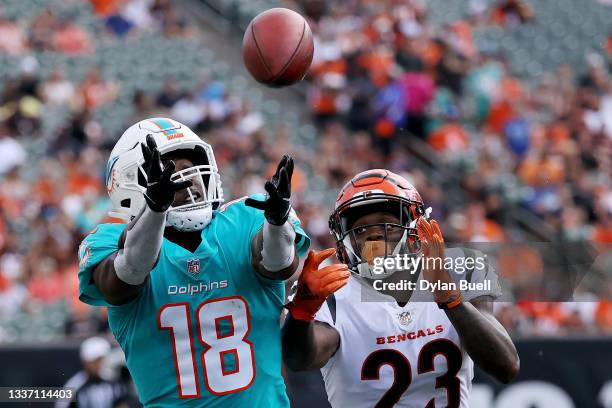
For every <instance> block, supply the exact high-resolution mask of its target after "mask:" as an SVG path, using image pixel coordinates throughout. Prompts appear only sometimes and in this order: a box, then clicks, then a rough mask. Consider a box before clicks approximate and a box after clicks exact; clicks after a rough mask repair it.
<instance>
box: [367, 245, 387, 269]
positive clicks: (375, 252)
mask: <svg viewBox="0 0 612 408" xmlns="http://www.w3.org/2000/svg"><path fill="white" fill-rule="evenodd" d="M386 252H387V251H386V250H385V241H380V240H378V241H366V242H365V243H364V244H363V249H362V250H361V258H362V259H363V260H364V261H366V262H367V263H369V264H370V265H373V264H374V258H378V257H385V256H387V253H386Z"/></svg>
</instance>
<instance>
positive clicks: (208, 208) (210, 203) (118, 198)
mask: <svg viewBox="0 0 612 408" xmlns="http://www.w3.org/2000/svg"><path fill="white" fill-rule="evenodd" d="M147 135H152V136H153V137H154V138H155V142H156V143H157V148H158V150H159V153H160V155H161V156H162V157H163V155H165V154H167V153H170V152H173V151H175V150H187V151H188V153H192V155H191V156H192V157H193V160H192V161H193V162H194V163H193V164H194V166H193V167H189V168H187V169H184V170H180V171H177V172H175V173H174V174H173V175H172V180H175V181H177V180H192V182H193V183H194V185H195V184H196V183H198V184H199V185H200V186H201V187H202V190H203V191H202V192H203V194H202V196H201V197H200V196H199V195H200V194H199V193H196V191H195V190H194V189H193V188H188V189H187V192H188V195H189V200H188V201H189V202H188V203H186V204H183V205H180V206H177V207H170V209H169V210H168V213H167V216H166V225H167V226H172V227H174V228H176V229H178V230H180V231H197V230H201V229H202V228H204V227H205V226H206V225H207V224H208V223H209V222H210V220H211V218H212V212H213V210H214V209H216V208H217V207H218V206H219V205H220V204H221V203H222V202H223V190H222V189H221V177H220V175H219V171H218V169H217V163H216V162H215V156H214V154H213V150H212V147H211V146H210V145H209V144H208V143H206V142H204V141H203V140H202V139H200V137H199V136H198V135H196V134H195V133H193V131H192V130H191V129H189V128H188V127H187V126H185V125H183V124H182V123H179V122H177V121H175V120H171V119H167V118H150V119H145V120H142V121H140V122H138V123H136V124H135V125H132V126H130V127H129V128H128V129H127V130H126V131H125V132H124V133H123V135H121V138H119V140H118V141H117V144H115V147H114V148H113V151H112V152H111V154H110V158H109V159H108V163H107V165H106V188H107V191H108V195H109V196H110V198H111V201H112V203H113V207H114V210H113V211H111V213H110V214H111V215H112V216H114V217H118V218H122V219H124V220H126V221H129V220H131V219H132V218H133V217H135V216H136V215H138V214H139V213H140V211H141V210H142V207H143V206H144V205H145V199H144V192H145V190H146V187H145V186H146V173H145V171H144V170H143V168H142V164H143V162H144V158H143V156H142V149H141V147H140V144H141V143H146V138H147ZM196 153H197V155H196Z"/></svg>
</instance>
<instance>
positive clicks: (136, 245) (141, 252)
mask: <svg viewBox="0 0 612 408" xmlns="http://www.w3.org/2000/svg"><path fill="white" fill-rule="evenodd" d="M165 223H166V213H165V212H156V211H153V210H151V209H150V208H149V207H148V206H145V208H144V210H143V211H142V212H141V214H140V215H139V217H137V219H136V220H135V221H133V222H132V223H130V225H129V226H128V227H127V228H128V231H127V234H126V236H125V243H124V246H123V249H120V250H119V251H118V252H117V256H116V257H115V260H114V267H115V272H116V274H117V277H118V278H119V279H120V280H122V281H123V282H125V283H127V284H130V285H140V284H142V283H143V282H144V280H145V279H146V278H147V276H148V274H149V272H151V269H153V267H154V266H155V263H156V262H157V257H158V254H159V251H160V249H161V245H162V241H163V237H164V226H165Z"/></svg>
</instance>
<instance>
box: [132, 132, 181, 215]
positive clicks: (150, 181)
mask: <svg viewBox="0 0 612 408" xmlns="http://www.w3.org/2000/svg"><path fill="white" fill-rule="evenodd" d="M140 147H141V148H142V156H143V157H144V163H143V165H142V168H143V170H144V171H145V174H146V176H147V190H146V191H145V193H144V197H145V200H146V202H147V205H148V206H149V208H150V209H151V210H153V211H155V212H165V211H166V210H168V208H170V206H171V205H172V203H173V202H174V193H176V192H177V191H179V190H182V189H184V188H187V187H191V180H184V181H172V180H170V178H171V177H172V174H173V173H174V166H175V165H174V162H173V161H172V160H170V161H169V162H168V163H167V164H166V165H165V166H164V165H163V164H162V162H161V157H160V154H159V150H158V149H157V143H155V139H154V138H153V136H151V135H147V143H146V144H144V143H141V145H140Z"/></svg>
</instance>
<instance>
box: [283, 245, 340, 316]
mask: <svg viewBox="0 0 612 408" xmlns="http://www.w3.org/2000/svg"><path fill="white" fill-rule="evenodd" d="M335 252H336V250H335V249H334V248H329V249H326V250H323V251H320V252H315V251H310V252H309V253H308V257H306V261H305V262H304V268H303V269H302V273H301V274H300V277H299V278H298V283H297V291H296V293H295V296H294V298H293V300H292V301H291V303H289V305H287V308H288V309H289V310H290V311H291V315H292V316H293V317H294V318H295V319H298V320H312V319H314V316H315V314H316V313H317V311H318V310H319V309H320V308H321V305H323V302H325V299H326V298H327V297H328V296H329V295H331V294H332V293H334V292H336V291H337V290H338V289H340V288H342V287H343V286H344V285H346V283H347V282H348V278H349V276H350V272H349V269H348V266H347V265H345V264H332V265H328V266H325V267H323V268H321V269H319V265H320V264H321V262H323V261H324V260H325V259H327V258H329V257H330V256H331V255H332V254H334V253H335Z"/></svg>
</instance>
